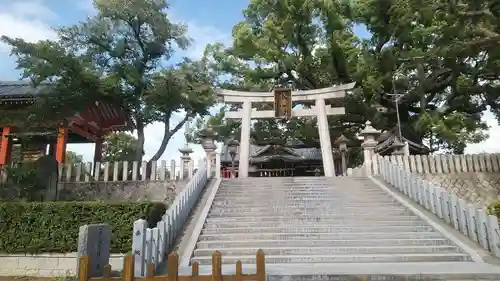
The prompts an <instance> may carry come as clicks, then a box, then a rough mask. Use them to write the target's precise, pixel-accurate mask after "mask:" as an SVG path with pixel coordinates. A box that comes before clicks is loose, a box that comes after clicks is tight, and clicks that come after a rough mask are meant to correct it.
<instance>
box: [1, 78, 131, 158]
mask: <svg viewBox="0 0 500 281" xmlns="http://www.w3.org/2000/svg"><path fill="white" fill-rule="evenodd" d="M51 87H52V84H49V83H44V84H41V85H39V86H38V87H36V88H34V87H33V86H32V85H31V83H29V82H26V81H15V82H0V110H1V111H2V112H3V115H6V113H7V114H8V112H21V111H23V110H24V111H27V110H29V106H31V105H33V104H34V102H35V101H36V99H37V98H40V97H41V96H42V94H47V93H48V94H49V95H50V88H51ZM83 108H84V109H83V110H80V111H78V112H77V111H75V112H74V113H72V114H69V115H68V116H67V117H65V118H63V120H60V121H58V122H52V121H51V123H53V124H40V126H38V125H37V126H30V127H31V128H30V129H28V130H22V131H21V130H18V128H16V122H15V120H12V121H10V120H9V121H8V120H1V121H0V130H1V132H2V136H1V140H0V165H3V164H6V163H9V161H10V156H11V153H12V147H13V145H21V144H22V147H21V158H22V159H21V160H24V161H33V160H36V159H37V158H38V157H41V156H43V155H46V153H47V146H49V149H48V154H49V155H53V156H54V157H55V158H56V160H57V161H58V162H59V163H62V162H64V161H65V158H66V145H67V144H68V143H92V142H93V143H95V144H96V145H95V156H94V160H95V161H100V160H101V157H102V143H103V138H104V136H105V135H106V134H108V133H110V132H112V131H129V130H132V129H133V123H132V122H131V120H130V118H129V117H128V116H127V114H125V113H124V111H123V110H122V108H121V107H120V106H118V105H117V104H116V103H114V102H110V101H91V102H89V104H87V105H84V106H83ZM13 115H14V114H13ZM27 140H29V141H27Z"/></svg>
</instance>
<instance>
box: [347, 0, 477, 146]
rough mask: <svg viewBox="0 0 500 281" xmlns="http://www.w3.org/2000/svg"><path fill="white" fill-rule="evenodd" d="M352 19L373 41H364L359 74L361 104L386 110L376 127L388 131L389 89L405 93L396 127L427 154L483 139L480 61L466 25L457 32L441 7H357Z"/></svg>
mask: <svg viewBox="0 0 500 281" xmlns="http://www.w3.org/2000/svg"><path fill="white" fill-rule="evenodd" d="M354 11H355V13H354V15H355V16H354V20H355V22H357V23H360V24H363V25H365V26H366V27H367V29H368V30H369V31H370V33H371V34H372V37H371V39H370V40H366V41H365V42H363V46H364V52H363V57H362V59H361V60H359V61H358V65H359V67H358V69H361V70H363V71H361V72H359V75H360V77H361V81H362V83H360V87H361V88H362V89H363V92H364V94H365V97H366V98H367V101H369V102H372V103H373V102H378V103H381V104H382V105H384V106H385V107H387V108H388V109H389V112H388V113H387V114H380V113H377V114H376V115H375V116H374V120H375V121H376V122H375V124H376V126H378V127H379V128H382V129H385V128H390V127H392V126H393V125H394V124H395V120H396V113H395V106H394V102H392V101H391V100H390V99H388V98H387V96H383V95H381V94H382V93H389V92H391V91H392V90H393V84H392V79H393V77H394V76H395V75H394V74H395V72H396V70H399V71H400V72H401V74H400V75H398V77H397V79H396V81H395V89H396V90H397V92H399V93H403V94H405V96H404V98H402V99H401V102H400V104H401V105H400V112H401V120H402V122H403V123H406V124H410V125H411V126H412V127H413V129H414V130H415V131H416V133H417V134H418V135H419V136H420V137H421V138H422V139H426V140H428V141H429V142H430V144H431V149H432V150H438V149H447V150H449V151H453V152H455V153H462V152H463V149H464V148H465V146H466V144H467V143H475V142H479V141H481V140H483V139H484V138H486V137H487V135H486V134H485V129H486V128H487V127H486V124H485V123H484V122H482V121H481V116H482V114H483V111H484V110H485V109H486V105H487V103H485V102H484V101H485V100H486V99H485V98H484V95H483V93H481V91H480V90H479V91H478V89H479V88H483V86H481V80H482V79H481V78H480V76H477V74H478V73H480V72H481V71H482V69H483V68H484V64H483V62H482V61H483V59H482V58H481V57H482V56H483V55H484V54H481V51H480V50H479V49H476V48H473V47H471V46H472V45H471V44H470V43H471V42H473V41H474V40H475V39H474V36H472V34H471V33H470V32H469V30H470V28H471V27H470V25H469V26H466V25H463V23H462V22H463V21H462V22H461V21H460V20H459V19H458V18H457V17H456V16H455V15H453V14H452V13H450V10H449V8H448V5H447V3H446V2H443V1H404V0H396V1H362V2H356V6H355V7H354Z"/></svg>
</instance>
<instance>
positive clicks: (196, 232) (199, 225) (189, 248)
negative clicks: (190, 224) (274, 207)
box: [180, 178, 222, 266]
mask: <svg viewBox="0 0 500 281" xmlns="http://www.w3.org/2000/svg"><path fill="white" fill-rule="evenodd" d="M221 182H222V179H220V178H219V179H217V180H216V181H215V182H214V183H213V184H214V185H213V186H212V190H211V192H210V194H209V197H208V199H207V202H206V204H205V206H203V209H202V211H201V213H200V216H199V217H198V219H197V221H196V225H195V227H194V229H193V233H191V236H190V237H189V240H188V243H187V245H186V248H185V250H184V253H183V255H182V257H181V260H180V266H189V262H190V260H191V255H192V254H193V252H194V249H195V248H196V242H198V238H199V237H200V234H201V231H202V230H203V225H204V224H205V220H206V219H207V217H208V213H209V212H210V208H212V203H213V201H214V199H215V195H216V194H217V191H219V187H220V184H221Z"/></svg>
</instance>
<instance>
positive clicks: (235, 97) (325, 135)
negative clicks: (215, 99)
mask: <svg viewBox="0 0 500 281" xmlns="http://www.w3.org/2000/svg"><path fill="white" fill-rule="evenodd" d="M354 85H355V83H349V84H343V85H338V86H332V87H328V88H323V89H314V90H307V91H292V102H306V101H314V102H315V105H314V106H312V107H311V108H301V109H293V110H292V117H305V116H316V117H317V119H318V132H319V140H320V144H321V156H322V158H323V170H324V173H325V176H327V177H334V176H335V166H334V164H333V153H332V145H331V142H330V131H329V128H328V119H327V116H328V115H343V114H345V109H344V108H343V107H331V105H328V106H326V103H325V100H330V99H343V98H344V97H345V94H346V92H347V91H349V90H351V89H352V88H354ZM217 95H218V96H219V97H222V98H223V99H224V103H227V104H242V109H240V110H238V111H229V112H226V115H225V116H226V117H227V118H230V119H241V140H240V151H239V156H240V159H239V167H238V177H240V178H246V177H248V168H249V159H250V126H251V120H252V118H255V119H274V118H276V117H275V111H274V110H261V111H257V110H252V103H274V93H273V92H243V91H232V90H223V89H219V90H218V91H217Z"/></svg>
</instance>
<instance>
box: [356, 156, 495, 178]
mask: <svg viewBox="0 0 500 281" xmlns="http://www.w3.org/2000/svg"><path fill="white" fill-rule="evenodd" d="M379 157H380V156H379V155H373V156H372V157H371V159H370V160H369V161H365V163H364V165H365V169H366V170H367V171H368V173H369V174H378V172H379V171H378V170H379V167H378V161H377V159H378V158H379ZM384 159H386V160H388V161H390V162H392V163H397V164H398V165H399V166H402V167H404V168H405V169H406V170H407V171H410V172H415V173H419V174H450V173H466V172H500V154H464V155H453V154H437V155H409V156H402V155H397V156H395V155H393V156H384Z"/></svg>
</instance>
